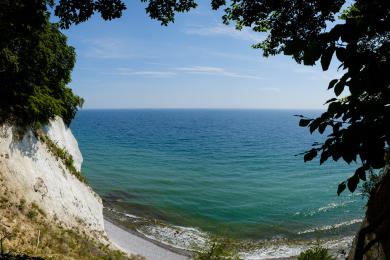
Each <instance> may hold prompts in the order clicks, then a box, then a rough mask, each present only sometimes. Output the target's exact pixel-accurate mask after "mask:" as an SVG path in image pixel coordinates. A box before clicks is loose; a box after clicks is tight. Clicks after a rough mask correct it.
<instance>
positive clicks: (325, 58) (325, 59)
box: [321, 46, 335, 70]
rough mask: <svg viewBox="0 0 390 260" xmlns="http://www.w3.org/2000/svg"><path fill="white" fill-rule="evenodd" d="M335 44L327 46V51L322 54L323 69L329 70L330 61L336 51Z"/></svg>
mask: <svg viewBox="0 0 390 260" xmlns="http://www.w3.org/2000/svg"><path fill="white" fill-rule="evenodd" d="M334 50H335V48H334V46H329V47H328V48H326V50H325V52H324V53H323V54H322V56H321V66H322V69H323V70H328V68H329V65H330V62H331V60H332V56H333V53H334Z"/></svg>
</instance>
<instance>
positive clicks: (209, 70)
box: [175, 66, 263, 79]
mask: <svg viewBox="0 0 390 260" xmlns="http://www.w3.org/2000/svg"><path fill="white" fill-rule="evenodd" d="M175 70H177V71H182V72H184V73H196V74H208V75H217V76H226V77H232V78H246V79H263V78H262V77H258V76H253V75H246V74H240V73H236V72H230V71H226V70H225V69H224V68H220V67H209V66H191V67H180V68H175Z"/></svg>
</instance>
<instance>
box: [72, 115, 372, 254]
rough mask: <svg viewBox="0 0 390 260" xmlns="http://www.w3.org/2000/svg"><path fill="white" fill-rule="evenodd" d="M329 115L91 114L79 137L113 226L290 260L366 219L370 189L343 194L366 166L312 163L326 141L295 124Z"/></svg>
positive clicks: (78, 128)
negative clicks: (223, 242) (218, 242)
mask: <svg viewBox="0 0 390 260" xmlns="http://www.w3.org/2000/svg"><path fill="white" fill-rule="evenodd" d="M320 114H321V111H319V110H238V109H237V110H234V109H129V110H81V111H79V112H78V114H77V116H76V118H75V120H74V121H73V122H72V124H71V129H72V131H73V133H74V135H75V136H76V138H77V140H78V143H79V147H80V150H81V152H82V154H83V157H84V162H83V166H82V172H83V174H84V175H85V176H86V178H87V180H88V183H89V184H90V185H91V186H92V187H93V188H94V190H95V191H96V192H97V193H98V194H99V195H100V196H101V197H102V198H103V202H104V206H105V214H106V216H107V217H109V218H113V219H116V220H118V221H119V222H121V223H122V224H123V225H125V226H126V227H127V228H130V229H133V230H135V231H137V232H139V233H140V234H142V235H143V236H145V237H147V238H149V239H152V240H156V241H159V242H160V243H164V244H167V245H170V246H174V247H176V248H183V249H189V250H191V249H196V248H202V247H204V246H207V244H208V243H209V242H210V241H212V239H216V238H218V239H219V238H224V239H225V238H226V239H231V240H234V241H241V242H242V243H243V244H246V245H249V244H250V245H251V246H250V247H248V246H246V247H245V246H243V252H242V254H247V256H250V254H257V256H259V258H261V257H260V256H262V255H264V256H267V254H268V257H269V256H275V257H280V256H286V255H287V256H288V255H289V254H290V255H292V254H294V252H295V251H297V250H299V249H300V248H302V247H305V245H306V244H307V242H308V241H315V240H316V241H319V240H321V241H325V242H326V243H331V241H335V243H339V242H340V241H344V240H349V241H350V240H351V238H352V236H353V235H354V234H355V233H356V231H357V230H358V228H359V226H360V223H361V221H362V218H363V216H364V210H365V208H364V206H365V203H366V199H365V198H364V196H363V195H362V191H361V188H358V189H357V191H355V192H354V193H350V192H349V191H345V192H344V193H342V194H341V195H340V196H337V194H336V191H337V186H338V184H339V183H340V182H341V181H344V180H346V179H347V178H348V177H349V176H350V175H351V174H352V173H353V171H354V169H355V168H356V165H354V164H352V165H348V164H346V163H345V162H342V161H339V162H333V161H329V162H326V163H324V164H323V165H320V164H319V160H313V161H312V162H307V163H304V161H303V155H302V153H303V152H305V151H306V150H308V149H310V148H311V146H312V144H313V143H314V142H321V141H323V140H324V139H325V136H322V135H319V134H313V135H311V134H310V132H309V131H308V129H307V128H302V127H299V126H298V121H299V118H297V117H296V116H294V115H305V116H308V117H315V116H318V115H320ZM325 134H326V133H325ZM244 248H245V249H244ZM294 250H295V251H294ZM244 251H245V252H244ZM277 252H279V253H277ZM272 254H274V255H272ZM247 258H248V259H250V257H247ZM253 259H255V258H253Z"/></svg>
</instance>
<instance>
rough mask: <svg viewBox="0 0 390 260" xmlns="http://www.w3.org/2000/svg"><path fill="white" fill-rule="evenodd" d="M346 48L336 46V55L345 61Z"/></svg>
mask: <svg viewBox="0 0 390 260" xmlns="http://www.w3.org/2000/svg"><path fill="white" fill-rule="evenodd" d="M345 53H346V51H345V48H336V57H337V59H338V60H339V61H341V62H343V61H344V60H345Z"/></svg>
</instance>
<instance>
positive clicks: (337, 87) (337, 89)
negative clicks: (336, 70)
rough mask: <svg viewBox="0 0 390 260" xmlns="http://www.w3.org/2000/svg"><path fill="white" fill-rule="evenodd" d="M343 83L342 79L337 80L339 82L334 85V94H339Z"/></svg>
mask: <svg viewBox="0 0 390 260" xmlns="http://www.w3.org/2000/svg"><path fill="white" fill-rule="evenodd" d="M344 84H345V83H344V82H342V81H339V83H337V84H336V86H335V87H334V93H335V94H336V96H340V94H341V93H342V92H343V90H344Z"/></svg>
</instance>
